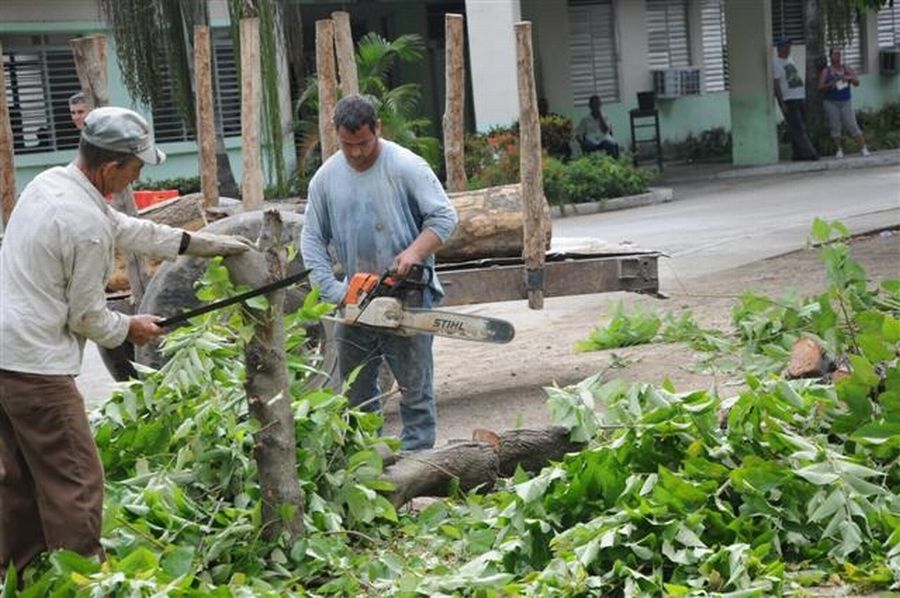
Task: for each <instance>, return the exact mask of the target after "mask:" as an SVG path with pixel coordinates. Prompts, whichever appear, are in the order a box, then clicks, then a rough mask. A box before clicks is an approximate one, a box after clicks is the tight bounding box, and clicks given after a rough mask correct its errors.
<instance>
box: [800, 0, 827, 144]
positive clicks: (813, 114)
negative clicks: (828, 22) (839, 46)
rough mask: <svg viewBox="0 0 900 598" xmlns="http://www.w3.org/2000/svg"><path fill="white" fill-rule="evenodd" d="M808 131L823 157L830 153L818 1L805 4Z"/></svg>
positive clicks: (821, 25) (821, 26)
mask: <svg viewBox="0 0 900 598" xmlns="http://www.w3.org/2000/svg"><path fill="white" fill-rule="evenodd" d="M805 21H806V22H805V27H806V39H805V40H804V41H805V42H806V102H805V104H806V127H807V130H808V132H809V140H810V142H811V143H812V145H813V147H814V148H815V149H816V151H817V152H819V153H820V154H827V153H829V152H830V151H831V146H830V143H829V136H828V133H827V131H826V127H825V106H824V104H823V103H822V94H821V93H819V71H820V70H821V67H823V66H825V61H826V60H827V57H826V55H825V25H824V22H823V15H822V11H821V10H820V9H819V0H806V4H805Z"/></svg>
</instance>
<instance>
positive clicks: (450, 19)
mask: <svg viewBox="0 0 900 598" xmlns="http://www.w3.org/2000/svg"><path fill="white" fill-rule="evenodd" d="M444 37H445V39H446V42H445V43H446V44H447V48H446V52H445V57H444V61H445V63H446V64H445V68H444V70H445V72H446V74H445V77H446V81H445V84H446V87H447V92H446V93H447V98H446V102H445V105H444V161H445V164H446V167H447V190H448V191H465V190H466V166H465V144H464V135H465V126H464V122H463V116H464V114H463V110H464V107H465V102H466V64H465V60H464V59H463V58H464V53H463V47H464V45H463V16H462V15H454V14H447V15H444Z"/></svg>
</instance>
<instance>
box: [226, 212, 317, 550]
mask: <svg viewBox="0 0 900 598" xmlns="http://www.w3.org/2000/svg"><path fill="white" fill-rule="evenodd" d="M282 226H283V223H282V220H281V215H280V213H279V212H278V210H269V211H267V212H266V213H265V215H264V218H263V228H262V231H261V233H260V239H259V246H260V249H261V250H262V251H263V252H264V254H263V255H261V254H260V253H257V252H250V253H251V255H245V256H243V257H242V258H240V259H230V260H229V261H228V262H226V264H227V265H228V269H229V272H231V274H232V277H233V278H234V280H235V282H238V283H243V284H250V285H258V284H259V282H260V281H259V275H260V273H262V274H263V275H266V276H267V278H268V281H272V280H276V279H278V278H282V277H283V276H284V263H285V248H284V247H283V245H282V243H281V235H282V230H281V229H282ZM248 264H249V267H248ZM284 293H285V292H284V290H280V291H275V292H274V293H270V294H268V295H266V299H267V300H268V302H269V307H268V309H267V310H265V312H261V311H259V310H253V309H252V308H249V307H245V308H244V309H245V310H247V311H248V312H252V313H248V318H252V319H253V320H255V321H256V326H255V329H254V333H253V338H252V339H251V340H250V342H249V343H247V347H246V349H245V356H246V368H247V382H246V384H245V385H244V388H245V389H246V391H247V401H248V404H249V409H250V415H251V416H252V417H254V418H255V419H256V420H258V421H259V426H260V428H259V431H258V432H257V433H256V434H255V437H254V438H255V441H256V446H255V447H254V458H255V459H256V463H257V469H258V475H259V485H260V492H261V494H262V520H263V529H262V535H263V537H264V538H266V539H270V540H271V539H275V538H278V537H279V536H280V535H281V534H282V533H283V532H288V534H289V535H290V537H291V540H292V541H293V539H295V538H296V537H297V536H299V535H301V534H302V533H303V499H302V494H301V490H300V484H299V482H298V481H297V457H296V450H297V448H296V447H297V441H296V435H295V428H294V418H293V413H292V411H291V399H290V389H289V388H288V376H287V363H286V360H285V353H284V317H283V316H284V313H283V312H284V307H283V304H284Z"/></svg>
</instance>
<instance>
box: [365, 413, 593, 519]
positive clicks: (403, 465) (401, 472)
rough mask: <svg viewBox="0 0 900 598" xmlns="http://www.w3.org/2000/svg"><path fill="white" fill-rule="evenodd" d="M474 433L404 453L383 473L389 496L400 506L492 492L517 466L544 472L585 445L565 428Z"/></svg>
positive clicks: (392, 502)
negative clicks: (389, 485)
mask: <svg viewBox="0 0 900 598" xmlns="http://www.w3.org/2000/svg"><path fill="white" fill-rule="evenodd" d="M474 436H475V438H476V439H477V440H475V441H466V442H458V443H453V444H449V445H447V446H444V447H441V448H436V449H430V450H426V451H417V452H411V453H400V455H399V457H398V458H397V460H396V461H394V462H393V464H392V465H390V466H388V467H386V468H385V470H384V474H383V476H382V478H383V479H385V480H387V481H389V482H391V483H392V484H394V489H393V490H391V491H389V492H387V493H386V496H387V499H388V500H389V501H390V502H391V504H393V505H394V506H397V507H399V506H400V505H403V504H406V503H407V502H409V501H410V500H411V499H413V498H415V497H417V496H447V495H448V494H449V493H450V492H451V491H455V490H457V489H458V490H459V491H462V492H468V491H469V490H473V489H475V488H479V487H481V488H483V489H484V490H485V491H490V490H491V489H492V488H493V485H494V483H495V482H496V481H497V478H498V477H500V476H510V475H512V474H513V473H514V472H515V471H516V468H517V467H522V469H524V470H526V471H529V472H536V471H540V469H541V468H543V467H544V466H546V465H547V464H548V463H549V462H550V461H556V460H559V459H562V457H563V456H564V455H565V454H566V453H570V452H573V451H577V450H579V449H581V448H583V445H580V444H577V443H573V442H572V441H571V440H569V431H568V429H566V428H563V427H562V426H553V427H549V428H542V429H539V430H524V429H523V430H509V431H507V432H503V433H502V434H494V433H493V432H488V431H486V430H476V432H475V434H474Z"/></svg>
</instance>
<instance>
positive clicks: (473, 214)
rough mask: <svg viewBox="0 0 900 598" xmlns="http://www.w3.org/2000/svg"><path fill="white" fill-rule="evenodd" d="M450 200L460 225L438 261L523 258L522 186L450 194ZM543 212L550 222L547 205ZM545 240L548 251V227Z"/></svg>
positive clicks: (439, 252)
mask: <svg viewBox="0 0 900 598" xmlns="http://www.w3.org/2000/svg"><path fill="white" fill-rule="evenodd" d="M449 197H450V202H451V203H452V204H453V207H455V208H456V212H457V214H458V215H459V225H458V226H457V227H456V232H454V233H453V236H452V237H451V238H450V239H449V240H448V241H447V242H446V243H444V245H443V246H442V247H441V248H440V250H439V251H438V252H437V259H438V261H441V262H459V261H467V260H477V259H483V258H497V257H518V256H520V255H522V246H523V241H522V239H523V228H524V220H523V217H522V186H521V185H519V184H515V185H502V186H500V187H488V188H486V189H479V190H477V191H464V192H460V193H450V194H449ZM544 208H545V210H546V212H547V218H548V219H549V217H550V214H549V211H550V208H549V207H547V203H546V202H544ZM544 239H545V243H544V244H545V249H549V248H550V228H549V227H547V229H546V231H545V236H544Z"/></svg>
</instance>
